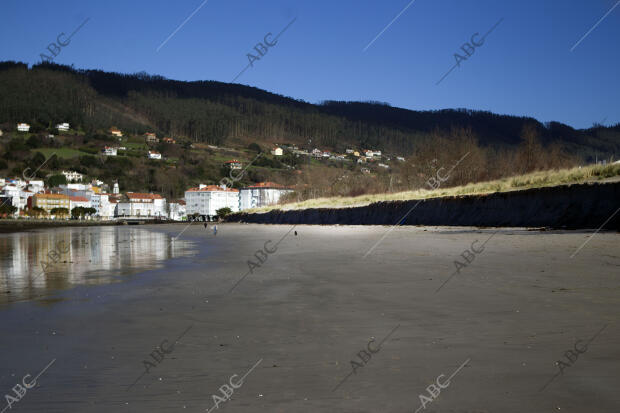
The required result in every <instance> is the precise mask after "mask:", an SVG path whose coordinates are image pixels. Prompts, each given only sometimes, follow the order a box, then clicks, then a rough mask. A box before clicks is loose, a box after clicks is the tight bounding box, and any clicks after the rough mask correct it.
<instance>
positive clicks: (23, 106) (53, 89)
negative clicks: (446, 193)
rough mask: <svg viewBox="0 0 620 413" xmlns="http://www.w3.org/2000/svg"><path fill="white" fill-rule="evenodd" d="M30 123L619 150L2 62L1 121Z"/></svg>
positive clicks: (363, 109) (573, 137)
mask: <svg viewBox="0 0 620 413" xmlns="http://www.w3.org/2000/svg"><path fill="white" fill-rule="evenodd" d="M17 122H28V123H30V124H31V125H33V127H34V128H33V131H35V132H36V131H37V130H42V129H45V128H49V127H50V126H51V125H54V124H56V123H58V122H70V123H71V124H72V125H75V126H76V127H79V128H81V130H83V131H84V132H85V133H95V132H96V131H97V130H103V129H106V128H109V127H110V126H111V125H114V126H117V127H119V128H121V129H123V130H127V131H130V132H132V133H134V134H142V133H144V132H146V131H155V132H157V133H159V134H163V135H171V136H175V137H185V138H188V139H189V140H191V141H193V142H205V143H209V144H215V145H222V144H229V143H230V142H251V141H255V140H257V141H269V142H290V143H306V142H307V141H308V139H312V143H313V145H316V146H321V147H329V148H333V149H335V150H342V149H343V148H344V146H346V145H352V146H356V147H373V148H379V149H383V150H384V151H388V152H392V153H400V154H404V155H407V154H410V153H413V152H414V150H416V148H417V146H418V145H420V144H421V142H425V141H427V139H424V138H428V137H429V136H431V135H433V134H437V133H440V134H441V133H442V132H446V133H447V132H448V131H450V130H451V129H454V128H463V129H470V130H471V132H472V133H473V135H474V136H476V137H477V140H478V142H479V143H480V144H481V145H483V146H491V147H496V148H498V149H503V148H506V147H510V146H512V145H517V144H518V143H519V142H520V139H521V138H520V136H521V132H522V130H523V127H524V126H525V125H526V124H532V125H535V127H536V129H537V132H538V135H539V137H540V140H541V142H542V143H543V144H545V145H547V144H550V143H557V144H559V145H560V146H561V147H562V148H564V149H565V150H568V151H570V152H571V153H572V154H575V155H578V156H579V157H581V158H582V159H584V160H585V161H591V160H592V159H593V158H594V156H598V157H599V158H600V157H610V156H613V155H616V156H617V155H618V154H620V124H619V125H616V126H614V127H602V126H596V127H593V128H590V129H587V130H575V129H573V128H571V127H570V126H567V125H564V124H561V123H556V122H551V123H548V124H541V123H540V122H538V121H536V120H535V119H531V118H525V117H516V116H506V115H497V114H493V113H490V112H481V111H471V110H465V109H446V110H440V111H411V110H407V109H400V108H393V107H391V106H389V105H388V104H385V103H379V102H366V103H362V102H332V101H329V102H323V103H322V104H310V103H307V102H303V101H300V100H295V99H291V98H288V97H284V96H280V95H277V94H273V93H269V92H266V91H264V90H260V89H257V88H253V87H248V86H242V85H237V84H228V83H221V82H213V81H196V82H181V81H175V80H168V79H165V78H163V77H160V76H150V75H147V74H132V75H125V74H118V73H106V72H102V71H96V70H77V69H73V68H71V67H67V66H60V65H55V64H48V63H45V64H40V65H36V66H34V67H32V68H28V66H27V65H26V64H22V63H15V62H3V63H0V124H7V125H9V124H10V125H14V124H15V123H17Z"/></svg>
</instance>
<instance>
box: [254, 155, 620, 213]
mask: <svg viewBox="0 0 620 413" xmlns="http://www.w3.org/2000/svg"><path fill="white" fill-rule="evenodd" d="M618 176H620V164H611V165H592V166H585V167H577V168H571V169H558V170H550V171H537V172H532V173H529V174H525V175H518V176H512V177H507V178H502V179H497V180H494V181H487V182H477V183H470V184H467V185H462V186H455V187H451V188H445V189H442V188H438V189H434V190H426V189H417V190H414V191H404V192H394V193H384V194H369V195H361V196H356V197H330V198H315V199H308V200H306V201H302V202H294V203H289V204H284V205H274V206H270V207H264V208H256V209H252V210H248V211H244V212H267V211H270V210H273V209H281V210H291V209H305V208H344V207H352V206H364V205H369V204H372V203H373V202H381V201H404V200H411V199H426V198H437V197H443V196H457V195H481V194H490V193H494V192H507V191H515V190H520V189H529V188H542V187H547V186H556V185H563V184H573V183H583V182H591V181H597V180H601V179H606V178H613V177H618Z"/></svg>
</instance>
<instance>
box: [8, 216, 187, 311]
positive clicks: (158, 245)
mask: <svg viewBox="0 0 620 413" xmlns="http://www.w3.org/2000/svg"><path fill="white" fill-rule="evenodd" d="M191 246H192V243H190V242H187V241H182V240H177V241H173V240H172V237H170V236H169V235H167V234H163V233H159V232H153V231H149V230H145V229H140V228H127V227H88V228H70V229H69V228H67V229H65V228H62V229H50V230H42V231H32V232H21V233H15V234H2V235H0V305H2V304H6V303H10V302H13V301H21V300H25V299H30V298H34V297H38V296H41V295H46V294H49V293H50V292H52V291H54V290H59V289H66V288H70V287H72V286H75V285H82V284H105V283H109V282H112V281H114V280H116V279H117V277H118V276H119V275H126V274H131V273H136V272H139V271H144V270H148V269H153V268H157V267H160V266H161V265H162V263H163V261H164V260H166V259H169V258H175V257H181V256H187V255H190V254H191V250H190V248H191Z"/></svg>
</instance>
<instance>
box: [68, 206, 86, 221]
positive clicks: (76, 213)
mask: <svg viewBox="0 0 620 413" xmlns="http://www.w3.org/2000/svg"><path fill="white" fill-rule="evenodd" d="M85 212H86V211H85V208H84V207H81V206H78V207H75V208H73V209H72V210H71V216H72V217H73V219H78V217H83V216H84V214H85Z"/></svg>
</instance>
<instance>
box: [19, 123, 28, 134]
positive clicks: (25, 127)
mask: <svg viewBox="0 0 620 413" xmlns="http://www.w3.org/2000/svg"><path fill="white" fill-rule="evenodd" d="M17 130H18V131H19V132H28V131H29V130H30V125H29V124H27V123H18V124H17Z"/></svg>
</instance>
